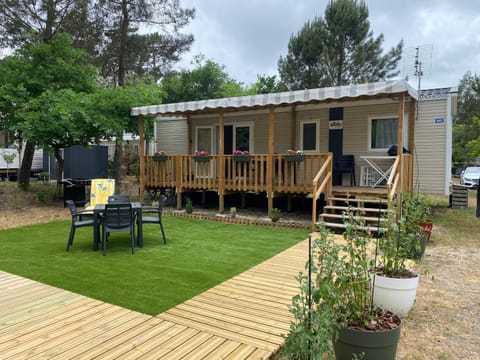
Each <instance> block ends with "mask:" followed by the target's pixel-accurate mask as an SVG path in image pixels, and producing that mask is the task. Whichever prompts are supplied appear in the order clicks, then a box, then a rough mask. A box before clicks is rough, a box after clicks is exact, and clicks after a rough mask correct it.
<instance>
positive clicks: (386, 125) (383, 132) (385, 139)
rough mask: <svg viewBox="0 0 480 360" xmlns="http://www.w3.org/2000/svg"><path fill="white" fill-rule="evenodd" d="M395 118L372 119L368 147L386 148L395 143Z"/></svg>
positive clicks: (396, 128)
mask: <svg viewBox="0 0 480 360" xmlns="http://www.w3.org/2000/svg"><path fill="white" fill-rule="evenodd" d="M397 130H398V125H397V119H396V118H390V119H372V133H371V142H370V148H372V149H388V148H389V147H390V146H392V145H395V144H396V143H397Z"/></svg>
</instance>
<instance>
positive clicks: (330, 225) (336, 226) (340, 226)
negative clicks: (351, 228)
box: [323, 222, 387, 233]
mask: <svg viewBox="0 0 480 360" xmlns="http://www.w3.org/2000/svg"><path fill="white" fill-rule="evenodd" d="M323 223H324V224H325V226H326V227H327V228H328V229H338V230H339V229H346V228H347V227H346V225H345V224H343V223H342V224H340V223H333V222H323ZM359 229H361V230H365V231H367V230H368V229H370V230H371V231H373V232H382V233H383V232H386V231H387V229H386V228H383V227H379V228H377V227H375V226H360V227H359Z"/></svg>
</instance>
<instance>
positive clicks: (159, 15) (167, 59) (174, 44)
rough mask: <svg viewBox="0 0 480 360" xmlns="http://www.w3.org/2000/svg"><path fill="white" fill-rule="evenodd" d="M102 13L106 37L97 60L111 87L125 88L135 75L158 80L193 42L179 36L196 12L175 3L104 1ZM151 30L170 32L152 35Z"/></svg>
mask: <svg viewBox="0 0 480 360" xmlns="http://www.w3.org/2000/svg"><path fill="white" fill-rule="evenodd" d="M99 13H100V14H101V16H100V18H99V20H100V22H101V23H102V24H103V25H104V26H103V28H104V32H105V33H106V34H107V36H106V37H104V39H103V40H104V41H103V42H102V43H101V44H99V46H98V48H99V56H98V57H97V59H96V60H97V63H98V64H99V66H100V68H101V69H102V75H103V76H104V77H105V78H106V79H108V80H109V82H111V83H112V84H117V85H120V86H124V85H125V84H126V82H127V79H126V76H127V74H135V73H136V74H137V75H143V74H145V73H147V74H150V75H152V76H153V77H154V78H155V79H157V80H158V79H159V78H160V76H161V74H163V73H164V72H165V70H166V69H168V68H169V67H170V65H171V64H172V63H173V62H175V61H178V59H179V57H180V56H181V54H182V53H183V52H185V51H187V50H188V49H189V48H190V45H191V43H192V42H193V36H192V35H183V34H180V33H179V29H181V28H182V27H184V26H186V25H187V24H188V23H189V22H190V20H191V19H192V18H193V17H194V15H195V10H194V9H188V8H182V7H181V6H180V2H179V1H176V0H162V1H157V0H128V1H126V0H124V1H115V0H105V1H101V2H100V3H99ZM142 24H143V25H147V26H142V27H141V25H142ZM140 28H142V34H139V30H140ZM150 28H155V29H162V30H168V31H164V32H163V33H157V32H155V33H150V32H149V31H148V30H149V29H150Z"/></svg>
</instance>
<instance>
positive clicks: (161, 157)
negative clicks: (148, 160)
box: [152, 155, 167, 161]
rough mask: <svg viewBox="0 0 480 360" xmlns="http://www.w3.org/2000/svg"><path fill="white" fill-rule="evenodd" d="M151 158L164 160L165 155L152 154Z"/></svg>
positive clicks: (165, 158)
mask: <svg viewBox="0 0 480 360" xmlns="http://www.w3.org/2000/svg"><path fill="white" fill-rule="evenodd" d="M152 159H153V160H154V161H165V160H167V155H153V156H152Z"/></svg>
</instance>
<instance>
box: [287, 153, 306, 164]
mask: <svg viewBox="0 0 480 360" xmlns="http://www.w3.org/2000/svg"><path fill="white" fill-rule="evenodd" d="M284 157H285V160H286V161H287V162H302V161H303V160H305V155H302V154H292V155H285V156H284Z"/></svg>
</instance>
